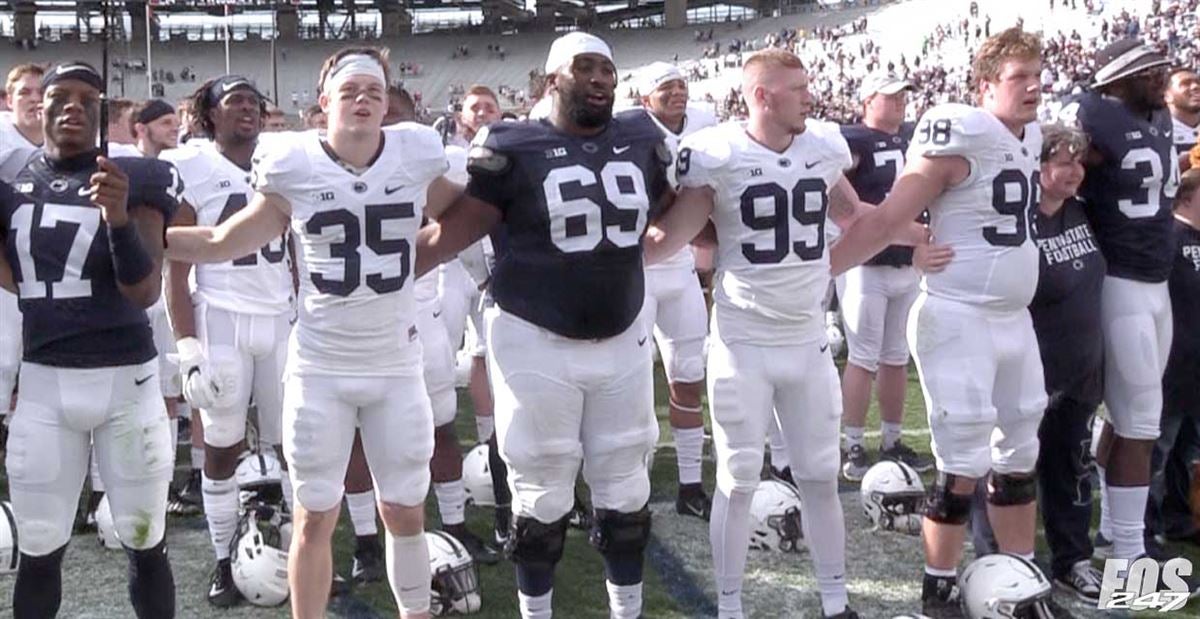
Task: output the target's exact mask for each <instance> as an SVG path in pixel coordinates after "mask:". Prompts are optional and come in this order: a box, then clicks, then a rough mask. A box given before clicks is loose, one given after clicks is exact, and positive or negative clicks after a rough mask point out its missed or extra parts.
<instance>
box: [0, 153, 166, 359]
mask: <svg viewBox="0 0 1200 619" xmlns="http://www.w3.org/2000/svg"><path fill="white" fill-rule="evenodd" d="M113 161H115V162H116V163H117V165H119V166H120V167H121V169H122V170H123V171H124V172H125V174H127V175H128V176H129V202H128V203H129V208H131V209H136V208H152V209H157V210H159V211H160V212H162V214H163V220H164V221H170V219H171V216H172V215H173V214H174V212H175V209H176V208H177V207H178V197H179V195H180V192H181V191H182V189H183V187H182V184H181V182H180V181H179V177H178V174H176V172H175V168H174V167H173V166H172V165H171V164H169V163H167V162H165V161H158V160H155V159H141V158H132V157H120V158H116V159H114V160H113ZM95 172H96V165H95V163H94V162H89V163H86V164H82V165H75V166H70V167H69V168H68V166H65V165H64V166H63V167H61V168H59V167H56V166H54V165H52V164H51V163H50V162H49V161H47V159H46V158H45V157H44V156H42V155H39V156H37V157H36V158H34V159H33V160H31V161H30V162H29V165H28V166H26V167H25V169H24V170H22V171H21V172H20V173H19V174H18V175H17V176H16V178H15V179H14V180H13V182H12V184H11V185H8V184H2V183H0V234H2V235H3V236H4V239H3V240H4V252H5V257H7V258H8V263H9V265H11V267H12V271H13V276H14V278H15V280H16V282H17V288H18V293H19V299H20V307H21V312H22V315H23V321H22V323H23V324H22V328H23V331H22V337H23V340H24V348H25V352H24V356H23V359H24V360H25V361H28V362H31V363H40V364H43V365H49V366H56V367H77V368H90V367H109V366H118V365H133V364H138V363H144V362H146V361H149V360H150V359H152V358H154V355H155V349H154V339H153V337H152V335H151V331H150V324H149V322H148V321H147V319H146V313H145V312H144V311H143V310H142V309H141V308H139V307H137V306H136V305H134V304H133V303H131V302H130V301H129V300H127V299H126V298H125V297H124V296H122V295H121V293H120V291H119V290H118V289H117V280H116V273H115V272H114V270H113V263H112V254H111V253H110V251H109V246H108V231H107V227H106V226H105V225H104V221H103V219H102V217H101V213H100V209H99V208H96V207H95V206H93V205H92V204H91V202H90V200H89V198H88V197H87V194H86V191H87V188H88V186H89V182H88V181H89V178H90V177H91V175H92V174H93V173H95ZM81 192H83V193H82V194H81Z"/></svg>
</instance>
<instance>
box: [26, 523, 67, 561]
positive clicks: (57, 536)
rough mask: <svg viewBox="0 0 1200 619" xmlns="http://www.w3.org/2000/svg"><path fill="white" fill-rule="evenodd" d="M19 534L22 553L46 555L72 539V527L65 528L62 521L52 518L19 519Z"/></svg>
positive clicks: (36, 555)
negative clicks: (52, 519) (51, 519)
mask: <svg viewBox="0 0 1200 619" xmlns="http://www.w3.org/2000/svg"><path fill="white" fill-rule="evenodd" d="M17 536H18V538H17V540H16V543H19V544H20V545H19V546H18V549H19V550H20V551H21V554H23V555H27V556H31V557H44V556H48V555H50V554H51V553H53V552H55V551H56V550H57V549H59V548H63V547H65V546H66V545H67V542H69V541H71V529H70V526H68V527H67V528H66V529H65V530H64V529H63V527H62V526H61V524H60V523H58V522H51V521H50V520H42V519H34V518H26V519H24V520H18V521H17ZM22 561H24V560H23V559H22Z"/></svg>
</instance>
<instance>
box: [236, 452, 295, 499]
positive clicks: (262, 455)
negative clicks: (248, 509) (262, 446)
mask: <svg viewBox="0 0 1200 619" xmlns="http://www.w3.org/2000/svg"><path fill="white" fill-rule="evenodd" d="M283 475H284V473H283V467H281V466H280V465H279V459H278V458H276V457H275V454H273V453H271V452H270V451H260V452H259V453H252V454H249V455H247V456H246V457H244V458H242V460H241V462H238V465H237V470H236V471H235V472H234V479H236V480H237V485H238V498H239V500H240V502H241V505H242V506H243V507H245V506H246V505H247V504H249V503H253V502H260V503H272V504H276V505H278V504H280V503H281V502H282V501H283Z"/></svg>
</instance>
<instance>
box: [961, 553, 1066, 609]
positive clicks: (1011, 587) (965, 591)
mask: <svg viewBox="0 0 1200 619" xmlns="http://www.w3.org/2000/svg"><path fill="white" fill-rule="evenodd" d="M958 587H959V591H960V594H961V595H962V606H963V611H964V612H965V613H966V615H967V617H969V618H970V619H1011V618H1013V617H1019V618H1021V619H1054V614H1053V613H1052V612H1051V611H1050V607H1049V605H1048V604H1047V600H1049V599H1050V592H1051V587H1050V580H1049V579H1048V578H1046V576H1045V575H1044V574H1042V570H1040V569H1038V566H1037V565H1034V564H1033V562H1032V561H1027V560H1025V559H1022V558H1021V557H1018V556H1016V555H1010V554H992V555H984V556H982V557H980V558H978V559H976V560H975V561H974V562H972V563H971V564H970V565H968V566H967V569H965V570H963V573H962V575H961V576H959V577H958Z"/></svg>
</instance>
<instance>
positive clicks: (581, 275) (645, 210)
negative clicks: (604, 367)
mask: <svg viewBox="0 0 1200 619" xmlns="http://www.w3.org/2000/svg"><path fill="white" fill-rule="evenodd" d="M670 159H671V157H670V153H669V151H668V150H667V148H666V146H665V145H664V144H663V137H662V133H661V131H659V129H658V127H657V126H656V125H655V124H654V122H653V121H652V120H650V118H649V116H648V115H647V114H646V112H645V111H643V110H630V111H627V112H622V113H620V114H617V115H615V116H614V117H613V119H612V121H611V122H610V123H609V124H608V127H606V128H605V130H604V132H602V133H600V134H599V135H595V136H591V137H579V136H574V135H570V134H567V133H563V132H561V131H559V130H558V129H556V128H555V127H554V126H553V125H552V124H550V123H549V122H548V121H545V120H541V121H528V122H519V123H496V124H493V125H491V126H490V127H489V128H488V130H487V131H484V132H480V133H479V134H477V135H476V137H475V141H474V143H473V146H472V148H471V153H470V157H469V162H468V170H469V171H470V174H471V180H470V182H469V183H468V184H467V192H468V193H469V194H470V195H472V196H474V197H476V198H478V199H480V200H483V201H484V202H487V203H489V204H492V205H494V206H495V207H496V208H498V209H500V211H501V212H502V214H503V224H502V225H501V226H500V227H499V228H500V229H499V230H497V231H496V232H495V233H493V243H494V244H495V249H496V267H495V270H494V271H493V273H492V284H491V293H492V297H493V298H494V299H495V302H496V304H498V305H499V306H500V307H501V308H502V309H503V310H504V311H506V312H509V313H511V314H514V315H516V316H518V317H520V318H522V319H524V320H527V321H529V322H531V323H533V324H535V325H538V326H540V327H542V328H544V329H547V330H550V331H553V332H554V333H557V334H559V335H562V336H565V337H570V338H577V339H599V338H606V337H612V336H614V335H617V334H619V333H622V332H623V331H625V330H626V329H628V328H629V326H630V325H631V324H633V322H634V320H636V319H637V316H638V313H639V312H641V309H642V302H643V300H644V295H645V292H644V285H645V282H644V275H643V272H642V245H641V240H642V235H643V234H644V233H645V230H646V226H647V224H648V222H649V221H650V220H652V219H653V218H654V217H655V216H656V215H657V208H658V204H659V200H660V198H661V197H662V195H663V193H664V192H665V191H667V189H668V179H667V166H668V165H669V164H670Z"/></svg>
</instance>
